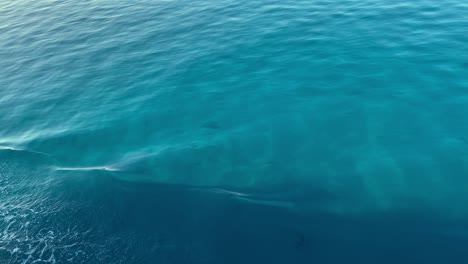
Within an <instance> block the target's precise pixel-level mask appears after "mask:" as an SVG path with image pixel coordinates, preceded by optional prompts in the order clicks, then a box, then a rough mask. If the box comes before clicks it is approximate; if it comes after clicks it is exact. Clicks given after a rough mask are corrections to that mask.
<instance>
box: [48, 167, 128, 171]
mask: <svg viewBox="0 0 468 264" xmlns="http://www.w3.org/2000/svg"><path fill="white" fill-rule="evenodd" d="M52 169H53V170H55V171H120V170H119V169H117V168H114V167H112V166H95V167H53V168H52Z"/></svg>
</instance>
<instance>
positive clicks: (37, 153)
mask: <svg viewBox="0 0 468 264" xmlns="http://www.w3.org/2000/svg"><path fill="white" fill-rule="evenodd" d="M0 151H13V152H23V153H29V154H36V155H41V156H46V157H49V158H50V157H51V156H50V155H49V154H47V153H45V152H40V151H34V150H27V149H20V148H13V147H8V146H0Z"/></svg>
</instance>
